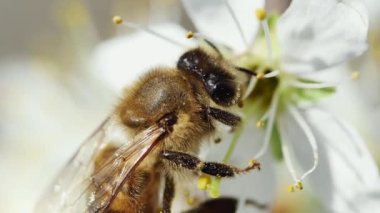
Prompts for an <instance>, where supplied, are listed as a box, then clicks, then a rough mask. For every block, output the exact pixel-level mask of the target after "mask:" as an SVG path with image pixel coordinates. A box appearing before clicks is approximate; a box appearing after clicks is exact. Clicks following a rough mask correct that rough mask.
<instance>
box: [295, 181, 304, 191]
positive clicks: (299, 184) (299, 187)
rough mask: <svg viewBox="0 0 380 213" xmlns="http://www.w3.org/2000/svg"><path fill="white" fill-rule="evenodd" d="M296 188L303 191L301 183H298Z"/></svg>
mask: <svg viewBox="0 0 380 213" xmlns="http://www.w3.org/2000/svg"><path fill="white" fill-rule="evenodd" d="M296 188H298V189H299V190H302V189H303V184H302V182H301V181H298V182H297V183H296Z"/></svg>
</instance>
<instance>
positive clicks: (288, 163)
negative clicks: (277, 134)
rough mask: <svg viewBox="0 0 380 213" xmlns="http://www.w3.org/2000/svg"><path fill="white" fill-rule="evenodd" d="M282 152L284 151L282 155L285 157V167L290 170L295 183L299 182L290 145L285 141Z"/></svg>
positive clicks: (282, 144)
mask: <svg viewBox="0 0 380 213" xmlns="http://www.w3.org/2000/svg"><path fill="white" fill-rule="evenodd" d="M280 131H281V130H280ZM281 132H282V131H281ZM281 150H282V154H283V156H284V161H285V165H286V167H287V168H288V171H289V173H290V175H291V176H292V178H293V180H294V182H298V181H299V180H298V178H297V175H296V171H295V170H294V167H293V163H292V161H291V160H290V153H289V148H288V144H287V143H286V142H285V141H283V142H282V143H281Z"/></svg>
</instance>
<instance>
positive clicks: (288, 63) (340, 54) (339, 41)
mask: <svg viewBox="0 0 380 213" xmlns="http://www.w3.org/2000/svg"><path fill="white" fill-rule="evenodd" d="M367 30H368V17H367V11H366V9H365V7H364V5H363V3H362V1H361V0H320V1H313V0H294V1H292V3H291V5H290V7H289V8H288V10H287V11H286V12H285V13H284V15H283V16H282V17H281V18H280V20H279V23H278V36H279V39H280V42H281V45H282V55H283V56H282V57H283V63H284V64H283V65H284V69H285V70H286V71H288V72H296V73H299V72H311V71H317V70H321V69H324V68H327V67H329V66H333V65H336V64H339V63H342V62H344V61H346V60H348V59H350V58H353V57H355V56H358V55H360V54H362V53H363V52H364V51H365V50H366V48H367Z"/></svg>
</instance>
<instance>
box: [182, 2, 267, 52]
mask: <svg viewBox="0 0 380 213" xmlns="http://www.w3.org/2000/svg"><path fill="white" fill-rule="evenodd" d="M223 1H224V0H208V1H204V0H182V2H183V5H184V6H185V9H186V11H187V13H188V15H189V16H190V18H191V20H192V22H193V23H194V25H195V27H196V28H197V30H199V32H200V33H202V34H204V35H205V36H207V37H209V38H211V39H213V40H215V41H216V42H220V43H221V44H223V45H226V46H228V47H230V48H232V49H233V50H235V51H237V52H241V51H244V50H245V49H247V48H248V47H247V44H245V43H244V40H243V39H242V37H241V35H240V34H239V30H238V25H237V24H236V23H235V22H234V20H233V16H232V15H231V13H230V12H229V10H228V7H227V6H226V4H225V3H224V2H223ZM229 4H230V5H231V8H232V10H233V11H234V13H235V15H236V18H237V21H238V22H239V24H240V26H241V28H242V32H243V35H244V38H245V39H246V40H247V42H248V44H250V42H252V40H253V39H254V37H255V35H256V32H257V30H258V28H259V22H258V21H257V18H256V16H255V13H254V11H255V10H256V9H257V8H262V7H263V5H264V1H263V0H254V1H251V0H232V1H229Z"/></svg>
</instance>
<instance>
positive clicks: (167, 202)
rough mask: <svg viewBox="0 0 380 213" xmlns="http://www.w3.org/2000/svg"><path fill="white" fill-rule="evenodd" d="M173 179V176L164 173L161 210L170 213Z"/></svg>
mask: <svg viewBox="0 0 380 213" xmlns="http://www.w3.org/2000/svg"><path fill="white" fill-rule="evenodd" d="M174 187H175V186H174V181H173V178H172V177H171V176H169V175H166V178H165V189H164V198H163V205H162V212H163V213H170V212H171V211H170V209H171V206H172V201H173V198H174V192H175V190H174Z"/></svg>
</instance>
